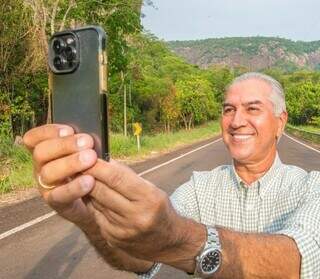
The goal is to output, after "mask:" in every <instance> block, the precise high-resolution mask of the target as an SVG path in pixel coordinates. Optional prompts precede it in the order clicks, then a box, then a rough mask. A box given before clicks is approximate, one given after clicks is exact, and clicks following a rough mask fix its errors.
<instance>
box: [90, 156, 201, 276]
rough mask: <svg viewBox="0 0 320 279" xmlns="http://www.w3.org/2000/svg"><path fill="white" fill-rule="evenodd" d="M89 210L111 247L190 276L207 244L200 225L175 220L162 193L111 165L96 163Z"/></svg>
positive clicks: (184, 220)
mask: <svg viewBox="0 0 320 279" xmlns="http://www.w3.org/2000/svg"><path fill="white" fill-rule="evenodd" d="M86 173H87V174H90V175H92V176H93V177H95V178H96V185H95V187H94V189H93V190H92V192H91V193H90V196H91V200H92V205H93V207H92V206H90V210H91V211H92V213H93V214H94V216H95V220H96V222H97V223H98V224H99V227H100V229H101V234H102V235H103V236H104V237H105V239H108V243H109V244H110V245H111V246H115V247H119V248H121V249H122V250H124V251H126V252H128V253H129V254H130V255H133V256H134V257H136V258H140V259H145V260H151V261H158V262H162V263H166V264H170V265H172V266H175V267H177V268H180V269H183V270H186V271H193V270H194V258H195V256H196V255H197V253H198V252H199V251H200V249H201V247H202V245H203V243H204V242H205V239H206V231H205V228H204V226H203V225H201V224H197V223H195V222H193V221H191V220H188V219H186V218H183V217H181V216H179V215H178V214H177V213H176V212H175V210H174V209H173V207H172V205H171V203H170V200H169V198H168V196H167V194H166V193H165V192H163V191H162V190H160V189H159V188H157V187H156V186H154V185H153V184H152V183H150V182H149V181H147V180H145V179H143V178H141V177H139V176H138V175H137V174H135V173H134V172H133V171H132V170H131V169H129V168H128V167H126V166H124V165H122V164H120V163H118V162H116V161H111V162H104V161H102V160H98V161H97V163H96V165H95V166H94V167H93V168H91V169H89V170H88V171H87V172H86Z"/></svg>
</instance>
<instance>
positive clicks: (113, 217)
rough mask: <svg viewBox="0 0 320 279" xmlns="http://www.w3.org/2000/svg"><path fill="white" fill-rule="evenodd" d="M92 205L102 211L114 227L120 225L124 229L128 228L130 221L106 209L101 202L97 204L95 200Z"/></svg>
mask: <svg viewBox="0 0 320 279" xmlns="http://www.w3.org/2000/svg"><path fill="white" fill-rule="evenodd" d="M91 203H92V205H93V207H94V208H95V209H96V210H98V211H100V212H101V213H102V214H103V215H104V216H105V217H106V218H107V219H108V220H109V222H111V223H112V224H114V225H120V226H122V227H127V225H129V224H128V220H127V219H126V218H124V217H122V216H121V215H119V214H117V213H115V212H114V211H111V210H110V209H107V208H105V207H104V206H103V205H101V204H100V203H99V202H97V201H96V200H94V199H91Z"/></svg>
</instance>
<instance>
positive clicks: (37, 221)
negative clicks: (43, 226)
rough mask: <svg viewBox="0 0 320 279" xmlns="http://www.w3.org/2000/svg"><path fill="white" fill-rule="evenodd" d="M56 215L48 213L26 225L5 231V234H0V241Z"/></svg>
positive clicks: (53, 212)
mask: <svg viewBox="0 0 320 279" xmlns="http://www.w3.org/2000/svg"><path fill="white" fill-rule="evenodd" d="M56 214H57V212H55V211H52V212H50V213H48V214H45V215H43V216H40V217H38V218H36V219H33V220H32V221H30V222H28V223H25V224H22V225H20V226H18V227H15V228H13V229H12V230H9V231H6V232H4V233H2V234H0V240H1V239H4V238H6V237H8V236H10V235H13V234H15V233H17V232H20V231H22V230H24V229H26V228H29V227H31V226H33V225H35V224H38V223H40V222H42V221H43V220H46V219H48V218H50V217H52V216H54V215H56Z"/></svg>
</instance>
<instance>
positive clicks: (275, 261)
mask: <svg viewBox="0 0 320 279" xmlns="http://www.w3.org/2000/svg"><path fill="white" fill-rule="evenodd" d="M286 121H287V112H286V107H285V100H284V94H283V90H282V88H281V85H280V84H279V83H278V82H277V81H275V80H274V79H272V78H270V77H268V76H266V75H262V74H259V73H247V74H245V75H242V76H240V77H238V78H237V79H235V80H234V81H233V83H232V84H231V85H230V86H229V87H228V89H227V91H226V94H225V100H224V105H223V112H222V118H221V127H222V133H223V140H224V142H225V144H226V146H227V148H228V150H229V152H230V155H231V157H232V158H233V162H232V164H231V165H225V166H220V167H217V168H215V169H214V170H212V171H207V172H194V173H193V175H192V177H191V179H190V181H188V182H186V183H185V184H183V185H181V186H180V187H179V188H178V189H177V190H176V191H175V192H174V193H173V195H172V196H171V197H170V199H169V197H168V196H167V195H166V194H165V193H164V192H163V191H162V190H160V189H159V188H157V187H156V186H155V185H153V184H151V183H150V182H148V181H146V180H144V179H143V178H141V177H139V176H137V175H136V174H135V173H134V172H133V171H132V170H130V169H129V168H127V167H125V166H123V165H121V164H119V163H117V162H116V161H111V162H104V161H101V160H97V157H96V154H95V152H94V151H93V150H92V146H93V141H92V138H91V137H90V136H89V135H85V134H78V135H75V134H74V132H73V130H72V129H71V128H70V127H67V126H63V125H46V126H42V127H38V128H35V129H33V130H30V131H29V132H28V133H27V134H26V135H25V137H24V142H25V144H26V146H27V147H28V148H29V149H30V151H32V153H33V158H34V169H35V174H36V177H37V179H38V182H39V185H40V186H41V187H40V190H41V193H42V196H43V198H44V199H45V201H46V202H47V203H48V204H49V205H50V206H51V207H53V208H54V209H55V210H56V211H57V212H58V213H59V214H60V215H61V216H63V217H64V218H66V219H68V220H69V221H71V222H73V223H75V224H76V225H77V226H79V227H80V228H81V229H82V230H83V231H84V233H85V234H86V235H87V237H88V239H89V240H90V242H91V243H92V244H93V245H94V246H95V247H96V249H97V250H98V252H99V253H100V254H101V255H102V256H103V258H104V259H105V261H106V262H107V263H109V264H110V265H112V266H113V267H115V268H118V269H121V270H127V271H132V272H136V273H137V274H138V275H139V276H140V278H151V277H153V276H154V275H155V274H156V273H157V272H158V270H159V268H160V266H161V264H160V263H163V264H168V265H171V266H173V267H176V268H178V269H181V270H183V271H185V272H186V273H188V274H193V275H194V276H195V277H198V278H233V279H234V278H238V279H239V278H279V279H280V278H281V279H285V278H290V279H291V278H320V267H319V264H318V263H319V262H320V246H319V245H320V214H319V212H320V187H319V186H320V174H319V172H310V173H307V172H306V171H304V170H302V169H300V168H298V167H295V166H288V165H284V164H283V163H282V162H281V160H280V158H279V156H278V154H277V142H278V140H279V138H280V137H281V134H282V132H283V130H284V127H285V124H286ZM70 177H72V178H70Z"/></svg>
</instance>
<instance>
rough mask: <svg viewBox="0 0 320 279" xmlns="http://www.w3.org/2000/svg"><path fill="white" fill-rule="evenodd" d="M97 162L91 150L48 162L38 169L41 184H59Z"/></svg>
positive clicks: (94, 153)
mask: <svg viewBox="0 0 320 279" xmlns="http://www.w3.org/2000/svg"><path fill="white" fill-rule="evenodd" d="M96 160H97V154H96V152H95V151H94V150H92V149H87V150H83V151H81V152H79V153H76V154H72V155H69V156H66V157H63V158H60V159H56V160H54V161H50V162H49V163H47V164H45V165H44V166H43V167H42V168H41V169H40V173H39V175H40V177H41V182H42V183H43V184H46V185H54V184H55V183H60V182H61V181H63V180H64V179H66V178H68V177H72V176H74V175H76V174H78V173H80V172H83V171H85V170H87V169H88V168H90V167H92V166H93V165H94V164H95V162H96Z"/></svg>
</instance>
